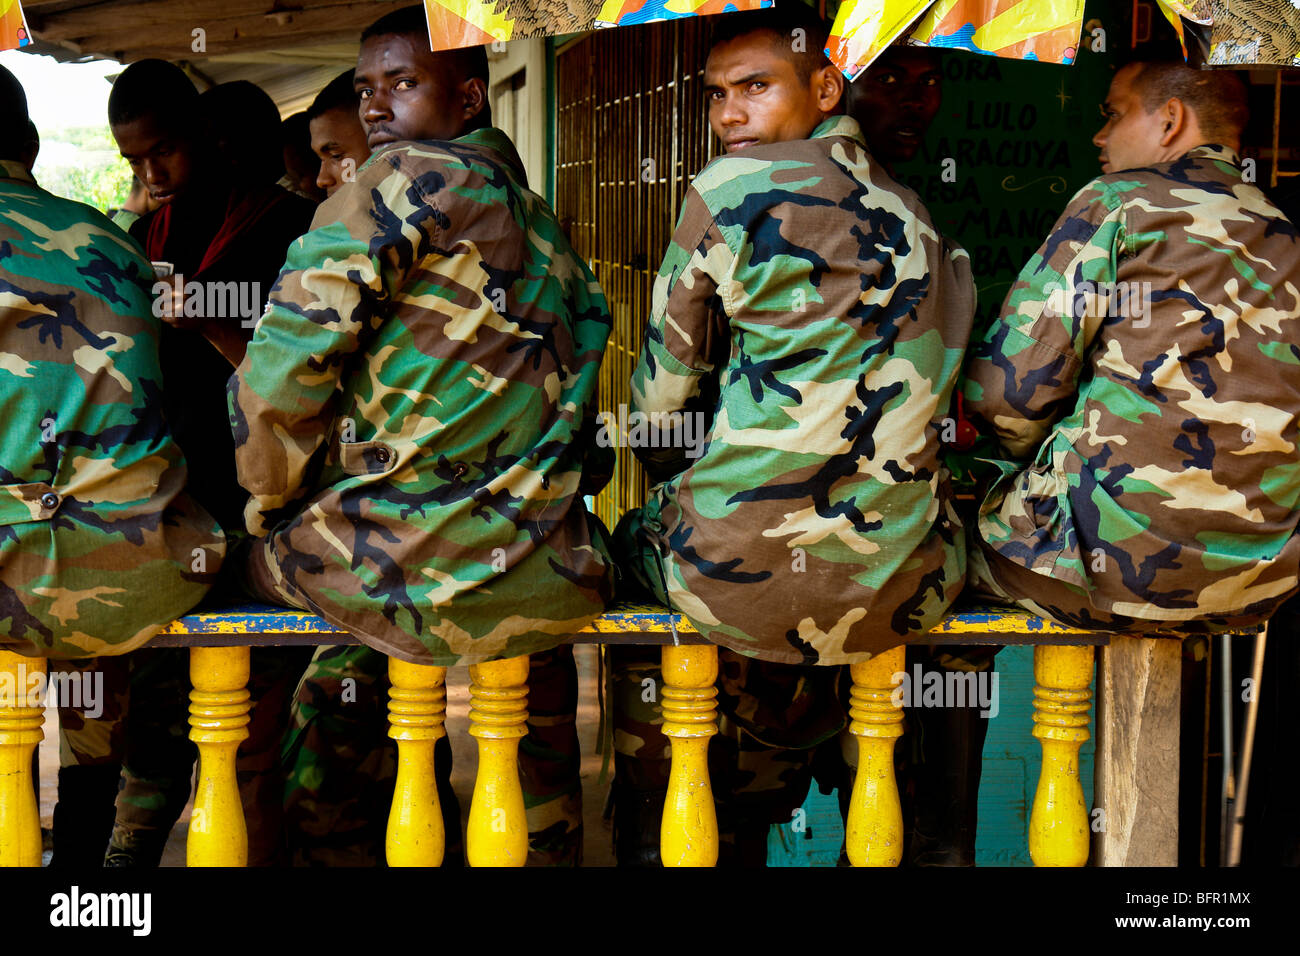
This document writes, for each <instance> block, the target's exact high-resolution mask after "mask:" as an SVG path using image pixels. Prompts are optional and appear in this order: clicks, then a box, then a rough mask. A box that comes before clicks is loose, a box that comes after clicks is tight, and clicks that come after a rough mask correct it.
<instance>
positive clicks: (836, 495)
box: [615, 4, 974, 866]
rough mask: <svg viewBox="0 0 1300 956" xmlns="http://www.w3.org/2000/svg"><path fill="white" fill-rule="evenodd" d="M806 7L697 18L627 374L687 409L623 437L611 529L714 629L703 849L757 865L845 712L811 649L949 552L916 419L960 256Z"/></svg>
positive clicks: (916, 605)
mask: <svg viewBox="0 0 1300 956" xmlns="http://www.w3.org/2000/svg"><path fill="white" fill-rule="evenodd" d="M796 31H803V32H802V39H803V40H804V43H803V44H802V45H801V46H797V45H796V44H795V43H794V42H793V40H792V38H794V37H795V36H796V35H797V34H796ZM826 32H827V31H826V26H825V24H823V23H822V22H821V21H820V20H818V19H817V18H816V17H814V16H813V15H812V14H811V13H810V12H808V11H806V10H804V8H803V7H802V5H800V4H792V5H790V6H787V7H778V8H776V9H775V10H764V11H755V12H753V13H740V14H734V15H730V16H727V17H725V18H721V19H720V20H719V22H718V24H717V32H716V33H715V35H714V38H713V42H712V44H711V48H710V52H709V58H708V62H707V65H706V67H705V95H706V102H707V105H708V111H709V121H710V124H711V126H712V127H713V131H714V133H715V134H716V135H717V136H718V138H719V139H720V140H721V141H722V143H723V145H724V146H725V147H726V150H727V155H726V156H723V157H720V158H718V159H715V160H714V161H713V162H712V163H711V164H710V165H709V166H707V167H705V169H704V170H703V171H701V172H700V173H699V175H697V176H696V177H695V179H694V180H693V182H692V185H691V188H690V189H689V191H688V192H687V196H686V200H685V203H684V204H683V208H682V212H681V216H680V218H679V220H678V225H677V228H676V231H675V233H674V237H673V242H672V245H671V246H670V247H669V250H668V252H667V254H666V255H665V257H664V261H663V264H662V266H661V267H660V271H659V276H658V279H657V280H656V283H655V289H654V296H653V312H652V315H651V318H650V321H649V323H648V325H647V328H646V337H645V342H644V345H643V347H642V352H641V358H640V362H639V364H638V365H637V368H636V370H635V372H634V373H633V378H632V392H633V401H634V405H635V408H636V410H637V411H639V412H641V413H643V414H648V415H655V414H658V415H680V416H688V417H692V423H694V422H695V421H698V422H699V424H696V425H695V427H694V428H693V433H694V435H695V436H697V437H696V440H695V443H694V444H693V445H687V443H686V438H687V436H688V433H687V432H686V430H685V428H682V429H679V430H678V431H677V432H676V433H674V434H672V435H669V434H655V435H654V437H653V438H652V439H651V440H648V441H642V442H638V443H637V447H635V449H634V450H635V451H636V454H637V457H638V458H640V459H641V460H642V462H643V463H644V464H645V466H646V470H647V473H648V474H649V476H650V478H651V480H652V481H657V482H658V484H657V485H656V486H655V487H654V488H652V489H651V492H650V495H649V499H648V501H647V503H646V506H645V507H644V508H642V509H639V510H637V511H633V512H630V513H629V514H628V515H626V516H625V517H624V519H623V521H622V522H620V525H619V528H618V530H616V532H615V542H616V546H617V547H618V548H619V549H620V551H621V552H623V555H621V556H625V559H624V561H623V562H621V563H622V564H624V565H625V566H626V567H629V568H630V569H631V571H632V573H633V575H634V576H635V577H636V579H637V580H638V582H639V583H640V584H641V585H642V586H644V587H645V588H646V589H647V590H648V591H649V592H650V593H651V594H652V595H653V596H654V597H656V598H657V599H658V600H660V601H664V602H667V603H669V604H670V605H671V606H673V607H675V608H677V609H679V610H680V611H681V612H682V613H683V614H685V616H686V617H687V618H688V619H689V620H690V621H691V623H692V625H694V627H695V628H696V629H697V630H698V631H699V632H700V633H701V634H702V635H704V636H705V637H707V638H708V639H709V640H711V641H713V642H714V643H717V644H720V645H721V649H720V653H719V697H718V702H719V710H720V711H721V717H722V719H721V721H720V724H721V727H720V730H721V733H720V734H719V735H718V738H717V739H716V740H715V742H714V746H713V747H712V748H711V750H712V754H711V770H712V771H714V785H715V794H716V795H717V801H718V824H719V831H720V835H721V837H722V853H721V856H720V859H719V862H720V863H731V864H736V863H739V864H743V865H756V866H762V865H764V863H765V861H766V842H767V831H768V827H769V826H770V825H771V824H772V823H780V822H788V821H789V820H790V819H791V813H792V812H793V810H794V809H796V808H797V807H798V806H799V805H800V804H801V803H802V801H803V799H804V796H805V794H806V792H807V786H808V781H809V779H810V777H811V774H812V767H811V759H812V755H813V753H814V752H815V750H816V748H817V746H818V745H819V744H821V743H823V742H825V741H830V740H832V739H833V738H834V737H835V735H836V734H837V733H839V731H840V730H841V729H842V728H843V727H844V724H845V715H844V712H843V710H842V708H841V707H840V705H839V695H838V693H837V688H836V684H837V679H838V677H839V676H840V673H841V669H839V668H833V667H826V666H815V665H827V664H842V663H849V662H853V661H860V660H864V659H866V658H867V657H868V656H870V655H871V654H876V653H879V652H881V651H884V650H888V649H889V648H892V647H895V646H897V645H899V644H904V643H907V642H908V641H909V640H915V639H917V638H919V637H921V636H923V635H924V634H925V633H926V631H928V629H929V628H930V627H931V626H933V624H934V623H935V622H937V621H938V620H939V618H940V617H941V616H942V614H943V613H944V611H945V610H946V609H947V607H948V604H949V603H950V602H951V601H952V599H953V598H954V597H955V596H956V594H957V592H958V591H959V589H960V587H961V583H962V578H963V573H964V549H963V542H962V536H961V530H960V523H959V522H958V521H957V518H956V515H955V513H954V512H953V511H952V508H951V506H950V502H949V490H948V488H947V482H946V477H945V476H946V472H945V470H944V468H943V466H942V463H941V460H940V457H939V455H940V446H939V434H940V429H941V423H942V421H943V419H944V418H945V417H946V416H947V414H948V409H949V399H950V397H951V393H952V389H953V386H954V384H955V381H956V377H957V371H958V369H959V367H960V364H961V358H962V355H963V352H964V350H965V345H966V339H967V337H968V335H969V333H970V323H971V319H972V314H973V309H974V298H973V296H974V288H973V283H972V281H971V275H970V265H969V259H968V257H967V256H966V255H965V253H964V252H963V251H961V250H958V249H955V248H953V247H952V246H951V245H950V244H949V243H948V242H946V240H944V239H943V237H942V236H941V235H940V234H939V233H938V231H937V230H936V229H935V228H934V225H933V222H932V221H931V219H930V216H929V214H928V213H927V212H926V210H925V208H924V206H923V205H922V204H921V202H920V201H919V199H917V197H916V196H915V194H913V193H912V192H911V190H908V189H906V188H905V187H903V186H900V185H899V184H898V183H896V182H895V181H894V180H893V179H891V178H890V177H889V175H888V174H887V173H886V172H885V170H884V169H883V168H882V166H881V165H880V164H879V162H877V161H875V160H874V159H873V158H872V157H871V155H870V154H869V153H868V151H867V149H866V144H865V141H864V139H863V136H862V131H861V129H860V127H859V126H858V124H857V122H856V121H855V120H853V119H852V118H851V117H848V116H844V115H841V109H842V107H841V96H842V94H843V89H844V79H843V77H842V75H841V74H840V73H839V71H838V70H836V69H835V67H834V66H832V64H831V63H830V62H829V60H827V59H826V57H825V55H824V53H823V52H822V51H823V48H824V46H825V42H824V41H825V37H826ZM802 50H806V51H808V52H800V51H802ZM683 422H685V419H683ZM699 436H703V440H702V441H700V440H699ZM656 445H660V446H662V445H667V446H668V447H655V446H656ZM886 516H887V517H886ZM626 766H627V765H626V764H624V767H626ZM620 796H622V797H624V798H627V796H628V794H626V793H623V794H620ZM617 799H618V797H616V800H617ZM616 814H617V808H616ZM643 816H644V815H643Z"/></svg>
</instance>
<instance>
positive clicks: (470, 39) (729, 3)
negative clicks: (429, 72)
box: [424, 0, 772, 50]
mask: <svg viewBox="0 0 1300 956" xmlns="http://www.w3.org/2000/svg"><path fill="white" fill-rule="evenodd" d="M771 5H772V0H559V2H555V3H549V4H546V5H544V7H543V5H541V4H538V3H536V2H535V0H424V9H425V13H426V14H427V15H428V19H429V36H430V38H431V40H432V41H433V48H434V49H435V50H453V49H456V48H458V47H465V46H482V45H483V44H485V43H502V42H505V41H506V40H519V39H523V38H525V37H540V36H556V35H559V34H563V33H579V32H581V31H583V30H594V29H596V28H598V27H621V26H630V25H632V24H637V23H650V22H652V21H655V20H673V19H676V18H677V17H696V16H707V15H710V14H715V13H725V12H727V11H731V10H756V9H758V8H759V7H770V6H771ZM539 8H541V9H539Z"/></svg>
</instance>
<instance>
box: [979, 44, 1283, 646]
mask: <svg viewBox="0 0 1300 956" xmlns="http://www.w3.org/2000/svg"><path fill="white" fill-rule="evenodd" d="M1105 111H1106V125H1105V126H1104V127H1103V128H1102V129H1101V131H1100V132H1099V133H1098V134H1097V136H1096V138H1095V139H1094V142H1095V143H1096V144H1097V146H1099V147H1100V149H1101V156H1100V159H1101V163H1102V172H1103V175H1102V176H1100V177H1099V178H1097V179H1095V180H1093V181H1092V182H1091V183H1089V184H1088V185H1087V186H1085V187H1084V188H1083V189H1082V190H1080V191H1079V192H1078V193H1077V194H1076V195H1075V197H1074V199H1073V200H1072V201H1071V202H1070V204H1069V206H1068V207H1067V208H1066V210H1065V212H1064V213H1063V214H1062V216H1061V218H1060V219H1059V220H1058V222H1057V224H1056V226H1055V228H1054V229H1053V230H1052V233H1051V235H1050V236H1048V238H1047V240H1046V241H1045V242H1044V244H1043V246H1042V248H1041V249H1040V250H1039V252H1038V253H1037V254H1036V255H1035V256H1034V257H1033V258H1032V259H1031V260H1030V261H1029V263H1028V264H1027V265H1026V266H1025V268H1024V270H1023V271H1022V272H1021V274H1020V277H1019V279H1018V280H1017V281H1016V283H1015V284H1014V285H1013V286H1012V288H1011V291H1010V293H1009V294H1008V296H1007V299H1006V302H1005V303H1004V305H1003V308H1002V317H1001V319H1000V320H999V321H998V322H996V323H994V324H993V326H992V328H990V330H989V332H988V335H987V336H986V337H985V339H984V341H983V342H982V343H981V344H980V345H979V346H978V348H977V349H976V350H975V354H974V358H973V360H972V361H971V363H970V367H969V369H968V370H967V381H966V384H965V394H966V398H967V405H966V407H967V409H968V410H969V411H970V413H971V414H972V416H974V417H976V418H978V419H979V420H980V421H981V422H982V423H983V424H982V427H983V428H984V429H985V430H987V431H988V432H990V433H991V434H996V435H997V437H998V439H999V440H1000V441H1001V443H1002V445H1003V446H1004V447H1005V449H1006V450H1007V452H1008V453H1009V454H1010V455H1012V456H1013V457H1014V458H1015V459H1017V463H1016V464H1014V465H1008V466H1006V468H1005V469H1004V474H1003V475H1002V476H1001V477H1000V478H999V479H998V480H997V482H996V483H995V484H994V486H993V487H992V489H991V490H990V491H989V493H988V495H987V497H986V498H985V501H984V505H983V507H982V509H981V517H980V520H979V527H978V535H977V540H978V543H979V547H978V549H973V550H972V578H973V579H974V578H976V576H978V579H979V583H980V584H981V585H982V586H984V587H985V588H987V589H989V590H993V591H995V592H997V593H1001V594H1003V595H1006V596H1010V597H1013V598H1015V599H1016V600H1017V601H1019V602H1020V603H1021V604H1023V605H1024V606H1025V607H1027V608H1029V609H1031V610H1033V611H1034V612H1035V613H1038V614H1042V615H1045V616H1048V617H1051V618H1054V619H1055V620H1058V621H1061V622H1063V623H1067V624H1073V625H1076V626H1081V627H1093V628H1103V629H1107V630H1141V631H1152V630H1155V629H1158V628H1161V627H1168V628H1177V629H1179V630H1188V629H1198V628H1211V629H1218V628H1225V627H1229V626H1232V627H1236V626H1246V625H1249V624H1253V623H1257V622H1259V621H1262V620H1265V619H1266V618H1267V617H1268V616H1269V615H1270V614H1271V613H1272V611H1273V610H1274V609H1275V608H1276V607H1277V606H1278V605H1279V604H1281V602H1282V601H1283V600H1284V599H1285V598H1286V597H1287V596H1288V595H1290V594H1292V593H1294V592H1295V591H1296V588H1297V572H1298V571H1300V537H1297V536H1296V534H1295V531H1296V526H1297V522H1298V521H1300V510H1297V504H1298V503H1300V469H1297V467H1296V448H1297V442H1298V441H1300V428H1298V423H1297V416H1298V415H1300V359H1298V358H1297V354H1296V345H1295V342H1296V341H1297V335H1298V334H1300V237H1298V236H1297V231H1296V227H1295V226H1294V225H1293V224H1292V223H1291V222H1290V221H1289V220H1287V219H1286V218H1285V217H1284V216H1283V215H1282V214H1281V213H1280V212H1279V211H1278V210H1277V208H1276V207H1275V206H1273V205H1272V203H1270V202H1269V201H1268V200H1267V199H1266V198H1265V197H1264V195H1263V193H1261V192H1260V190H1259V189H1257V188H1256V187H1255V186H1254V185H1252V184H1250V183H1248V182H1246V180H1245V177H1244V176H1243V171H1242V166H1241V161H1240V159H1239V157H1238V153H1237V151H1238V149H1239V148H1240V138H1241V133H1242V130H1243V128H1244V127H1245V123H1246V98H1245V90H1244V88H1243V86H1242V84H1241V82H1240V80H1238V79H1237V78H1236V77H1235V76H1234V75H1232V74H1229V73H1222V72H1217V71H1213V72H1209V71H1198V70H1195V69H1192V68H1190V67H1188V66H1186V65H1185V64H1183V63H1161V62H1143V63H1133V64H1130V65H1128V66H1126V67H1124V68H1123V69H1122V70H1120V71H1119V73H1117V74H1116V76H1115V79H1114V81H1113V83H1112V84H1111V87H1110V92H1109V94H1108V96H1107V99H1106V106H1105Z"/></svg>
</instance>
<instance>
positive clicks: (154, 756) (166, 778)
mask: <svg viewBox="0 0 1300 956" xmlns="http://www.w3.org/2000/svg"><path fill="white" fill-rule="evenodd" d="M309 654H310V649H309V648H254V649H253V651H252V662H251V669H250V675H249V684H248V688H249V693H250V696H251V698H252V701H253V708H252V713H251V714H250V720H249V724H248V732H249V736H248V739H247V740H245V741H244V742H242V743H241V744H240V746H239V751H238V754H237V757H236V763H235V770H236V778H237V780H238V784H239V792H240V798H241V802H242V803H243V806H244V815H245V819H246V822H247V827H248V847H249V856H248V859H249V865H250V866H270V865H275V864H277V863H279V862H282V860H283V846H282V826H281V800H280V793H281V777H280V769H279V759H278V757H279V750H280V735H281V732H282V731H283V728H284V726H285V722H286V720H287V718H288V709H289V694H290V692H291V691H292V689H293V687H294V684H295V683H296V680H297V676H298V674H299V673H301V671H302V668H303V667H304V665H305V664H306V662H307V659H308V656H309ZM51 666H53V667H55V668H56V669H57V670H59V671H62V672H64V673H75V674H78V675H81V681H82V685H83V686H87V683H88V682H92V683H94V684H97V685H98V686H100V687H102V695H100V700H98V701H96V702H95V705H96V706H95V708H94V709H97V710H99V711H100V712H99V713H97V714H96V713H93V710H92V709H91V708H90V707H89V706H87V702H86V701H83V702H82V706H79V707H77V706H60V707H59V724H60V736H59V740H60V764H61V767H62V769H61V771H60V787H59V805H58V806H56V808H55V831H56V833H55V840H56V850H55V862H56V863H58V864H60V865H62V864H63V863H65V862H71V861H72V860H74V859H75V860H78V861H82V862H87V861H92V862H93V861H96V860H98V861H103V860H104V859H105V856H106V853H105V841H107V858H108V860H109V861H110V862H113V863H117V864H118V865H143V866H156V865H157V863H158V860H159V858H160V857H161V856H162V851H163V848H164V846H165V845H166V842H167V837H168V835H169V834H170V832H171V830H172V827H173V826H175V824H176V821H177V819H179V817H180V814H181V812H182V811H183V810H184V808H185V804H186V802H187V801H188V800H189V797H190V783H191V778H192V776H193V771H194V761H195V757H196V756H197V752H196V749H195V747H194V744H193V743H191V742H190V739H189V691H190V679H189V652H188V651H186V650H184V649H180V648H153V649H150V648H144V649H141V650H138V651H133V652H131V653H129V654H124V655H121V656H118V657H100V658H89V659H84V660H65V661H59V662H57V663H55V662H53V661H52V662H51ZM119 776H120V781H119ZM65 783H66V786H65ZM114 799H115V802H116V806H115V810H114V812H113V813H112V814H109V813H107V811H106V807H107V806H108V805H110V804H113V803H114ZM61 829H62V830H63V831H64V833H65V834H71V833H73V832H75V837H74V838H70V839H61V836H62V835H61V834H60V832H59V831H60V830H61ZM60 845H61V846H62V847H63V850H62V852H61V851H60ZM60 857H62V860H60Z"/></svg>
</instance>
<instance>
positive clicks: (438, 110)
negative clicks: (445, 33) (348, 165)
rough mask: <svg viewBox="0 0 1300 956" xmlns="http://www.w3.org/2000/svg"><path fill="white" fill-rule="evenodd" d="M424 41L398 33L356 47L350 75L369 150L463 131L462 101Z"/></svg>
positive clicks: (440, 137)
mask: <svg viewBox="0 0 1300 956" xmlns="http://www.w3.org/2000/svg"><path fill="white" fill-rule="evenodd" d="M428 45H429V44H428V39H427V38H425V39H421V38H417V37H415V36H406V35H402V34H385V35H382V36H377V37H371V38H370V39H369V40H367V41H366V42H365V43H363V44H361V56H360V58H359V59H358V60H357V71H356V75H355V82H356V89H357V94H358V95H359V96H360V97H361V121H362V122H363V123H364V124H365V127H366V142H367V143H368V144H369V146H370V148H371V149H372V150H376V149H378V148H379V147H380V146H383V145H385V144H387V143H395V142H397V141H398V140H407V139H455V138H456V137H458V136H460V135H461V134H462V133H463V132H464V128H465V120H466V118H465V116H464V101H463V99H462V97H461V96H460V94H459V90H457V88H456V85H455V84H454V83H453V82H451V81H450V79H449V78H448V76H447V71H446V70H445V69H443V67H442V65H441V64H440V63H439V62H438V59H437V58H436V57H435V56H434V55H433V53H432V52H430V51H429V49H428Z"/></svg>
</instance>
